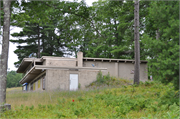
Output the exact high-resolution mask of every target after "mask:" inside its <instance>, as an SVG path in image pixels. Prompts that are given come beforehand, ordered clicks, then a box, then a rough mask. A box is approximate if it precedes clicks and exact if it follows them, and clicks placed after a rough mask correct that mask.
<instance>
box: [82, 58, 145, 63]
mask: <svg viewBox="0 0 180 119" xmlns="http://www.w3.org/2000/svg"><path fill="white" fill-rule="evenodd" d="M83 60H84V61H102V62H104V61H105V62H106V61H107V62H132V63H133V62H135V60H130V59H110V58H90V57H84V58H83ZM147 62H148V61H146V60H140V63H147Z"/></svg>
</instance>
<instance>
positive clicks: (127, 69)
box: [83, 61, 148, 81]
mask: <svg viewBox="0 0 180 119" xmlns="http://www.w3.org/2000/svg"><path fill="white" fill-rule="evenodd" d="M92 64H94V65H95V67H98V68H107V71H108V72H109V73H110V75H111V76H115V77H119V78H124V79H129V80H133V79H134V74H132V73H131V71H132V70H134V63H130V62H126V63H125V62H101V61H84V62H83V66H84V67H93V66H92ZM140 80H141V81H146V80H148V75H147V64H145V63H141V64H140Z"/></svg>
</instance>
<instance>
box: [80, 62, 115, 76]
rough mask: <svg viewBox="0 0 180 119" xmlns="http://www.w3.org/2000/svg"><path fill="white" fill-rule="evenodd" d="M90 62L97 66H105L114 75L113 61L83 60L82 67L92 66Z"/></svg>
mask: <svg viewBox="0 0 180 119" xmlns="http://www.w3.org/2000/svg"><path fill="white" fill-rule="evenodd" d="M92 64H94V65H95V67H98V68H107V71H108V72H109V73H110V74H111V76H115V62H101V61H84V62H83V67H93V66H92Z"/></svg>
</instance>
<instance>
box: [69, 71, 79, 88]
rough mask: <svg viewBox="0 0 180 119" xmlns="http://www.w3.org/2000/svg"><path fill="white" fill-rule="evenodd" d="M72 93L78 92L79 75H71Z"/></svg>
mask: <svg viewBox="0 0 180 119" xmlns="http://www.w3.org/2000/svg"><path fill="white" fill-rule="evenodd" d="M69 88H70V90H71V91H76V90H77V89H78V74H70V86H69Z"/></svg>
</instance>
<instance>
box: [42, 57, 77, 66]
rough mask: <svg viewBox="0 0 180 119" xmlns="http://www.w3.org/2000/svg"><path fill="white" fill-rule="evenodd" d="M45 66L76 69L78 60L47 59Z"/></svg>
mask: <svg viewBox="0 0 180 119" xmlns="http://www.w3.org/2000/svg"><path fill="white" fill-rule="evenodd" d="M44 64H45V65H46V66H59V67H75V66H76V60H50V59H46V61H45V62H44ZM44 64H43V65H44Z"/></svg>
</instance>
